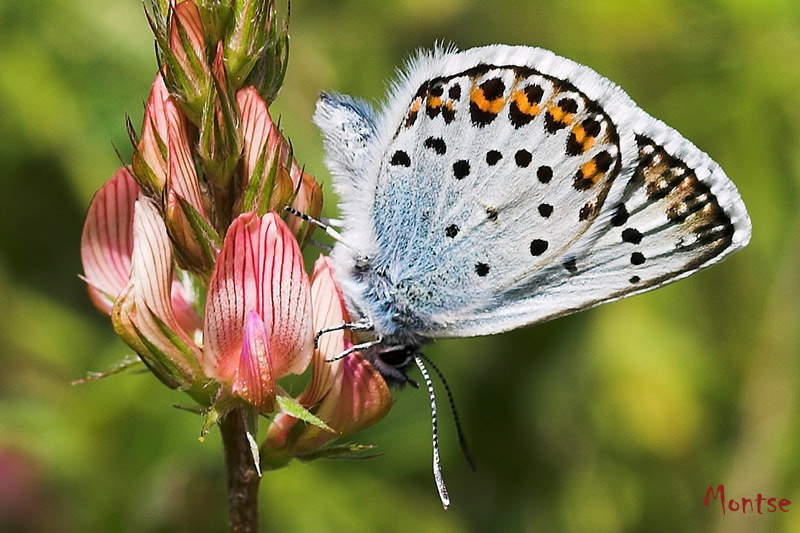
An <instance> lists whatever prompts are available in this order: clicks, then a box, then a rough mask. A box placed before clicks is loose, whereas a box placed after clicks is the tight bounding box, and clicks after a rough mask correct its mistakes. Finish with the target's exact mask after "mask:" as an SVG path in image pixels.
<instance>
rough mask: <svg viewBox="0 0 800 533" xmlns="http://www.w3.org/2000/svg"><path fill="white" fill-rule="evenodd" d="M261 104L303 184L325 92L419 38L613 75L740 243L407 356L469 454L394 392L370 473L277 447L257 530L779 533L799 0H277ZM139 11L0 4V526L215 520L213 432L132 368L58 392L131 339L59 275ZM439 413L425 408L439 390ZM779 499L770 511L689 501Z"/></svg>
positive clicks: (798, 523)
mask: <svg viewBox="0 0 800 533" xmlns="http://www.w3.org/2000/svg"><path fill="white" fill-rule="evenodd" d="M291 36H292V40H291V58H290V62H289V71H288V75H287V80H286V84H285V86H284V89H283V91H282V93H281V95H280V97H279V98H278V100H277V102H276V104H275V106H274V108H273V109H274V110H275V113H274V115H277V114H280V115H281V116H282V119H281V124H282V125H283V127H284V128H285V132H286V133H287V135H288V136H289V137H290V138H291V140H292V142H293V145H294V148H295V154H296V156H297V157H298V159H299V160H300V161H301V163H303V164H305V166H306V168H307V169H308V170H310V172H311V173H312V174H314V175H316V176H317V177H318V178H319V179H320V180H321V181H323V182H324V183H325V192H326V195H327V196H326V199H327V201H326V204H325V214H326V215H329V216H333V215H335V214H336V201H335V198H334V196H333V194H332V193H331V192H330V187H329V182H330V180H329V176H328V174H327V171H326V170H325V168H324V166H323V164H322V149H321V141H320V138H319V135H318V133H317V131H316V130H315V128H314V127H313V125H312V124H311V122H310V117H311V113H312V110H313V105H314V101H315V98H316V95H317V94H318V92H320V91H322V90H337V91H341V92H345V93H350V94H354V95H359V96H362V97H365V98H368V99H371V100H375V101H379V100H380V99H381V98H383V96H384V91H385V88H386V84H387V80H389V79H391V78H392V76H393V72H394V69H395V67H396V66H398V65H400V64H402V62H403V60H404V58H405V57H406V56H407V55H408V54H409V53H410V52H412V51H413V50H414V49H416V48H417V47H430V46H431V45H432V44H433V43H434V42H435V41H436V40H439V39H442V40H445V41H448V42H449V41H452V42H453V43H456V44H457V45H458V46H459V47H461V48H467V47H471V46H476V45H482V44H490V43H495V42H503V43H510V44H527V45H536V46H542V47H545V48H550V49H552V50H554V51H556V52H557V53H559V54H561V55H564V56H567V57H570V58H572V59H574V60H576V61H579V62H582V63H585V64H588V65H590V66H592V67H593V68H594V69H595V70H597V71H598V72H600V73H601V74H603V75H605V76H607V77H609V78H611V79H612V80H615V81H616V82H618V83H619V84H620V85H622V86H623V87H624V88H625V89H626V90H627V91H628V92H629V94H630V95H631V96H632V97H633V98H634V100H636V101H637V102H638V103H639V104H640V105H641V106H642V107H643V108H644V109H646V110H647V111H648V112H650V113H651V114H653V115H654V116H656V117H658V118H661V119H662V120H664V121H665V122H667V123H668V124H670V125H672V126H673V127H675V128H676V129H678V130H679V131H681V132H682V133H683V134H684V135H685V136H686V137H688V138H689V139H691V140H692V141H694V142H695V143H696V144H697V145H698V146H700V147H702V148H703V149H704V150H705V151H707V152H708V153H709V154H711V156H712V157H713V158H714V159H715V160H716V161H718V162H719V163H720V164H721V165H722V167H723V168H724V169H726V171H727V173H728V174H729V176H730V177H731V178H732V180H733V181H734V182H735V183H736V184H737V186H738V187H739V189H740V191H741V193H742V196H743V197H744V199H745V202H746V204H747V206H748V208H749V210H750V214H751V216H752V219H753V226H754V233H753V240H752V243H751V244H750V246H749V247H748V248H747V249H745V250H744V251H743V252H741V253H738V254H736V255H734V256H733V257H731V258H730V259H729V260H728V261H726V262H724V263H723V264H721V265H719V266H716V267H714V268H712V269H710V270H707V271H704V272H702V273H701V274H699V275H696V276H693V277H692V278H690V279H688V280H685V281H681V282H680V283H677V284H674V285H670V286H669V287H666V288H663V289H661V290H658V291H655V292H653V293H649V294H646V295H642V296H638V297H636V298H632V299H630V300H625V301H622V302H617V303H614V304H611V305H608V306H603V307H600V308H597V309H593V310H590V311H586V312H583V313H580V314H578V315H574V316H571V317H567V318H563V319H560V320H557V321H555V322H552V323H548V324H545V325H541V326H537V327H533V328H529V329H526V330H521V331H516V332H513V333H509V334H504V335H500V336H496V337H491V338H481V339H466V340H458V341H447V342H438V343H436V344H435V345H434V346H431V347H430V348H429V349H428V350H427V353H428V355H429V356H430V357H431V358H433V359H434V360H435V361H436V362H437V364H438V365H439V366H440V367H441V368H442V369H443V371H444V372H445V374H446V375H447V377H448V378H449V380H450V384H451V386H452V388H453V389H454V393H455V395H456V400H457V403H458V406H459V409H460V414H461V417H462V419H463V420H462V422H463V424H464V426H465V430H466V433H467V436H468V439H469V440H470V442H471V446H472V452H473V455H474V456H475V458H476V460H477V462H478V465H479V470H478V472H477V473H473V472H471V471H470V469H469V468H468V466H467V465H466V464H465V462H464V461H463V460H462V459H461V457H460V453H459V450H458V446H457V444H456V441H455V436H454V434H453V431H452V424H451V423H450V420H449V418H448V417H447V416H444V417H443V419H442V426H443V435H442V453H443V460H444V467H445V477H446V479H447V482H448V486H449V488H450V491H451V496H452V500H453V506H452V509H451V510H450V511H447V512H444V511H443V510H442V508H441V505H440V503H439V499H438V497H437V495H436V490H435V487H434V483H433V478H432V475H431V468H430V461H431V450H430V421H429V412H428V405H427V403H428V400H427V396H426V394H424V392H422V391H416V390H405V391H398V392H396V393H395V399H396V404H395V406H394V408H393V409H392V411H391V412H390V414H389V415H388V417H387V418H386V419H385V420H384V421H383V422H381V423H380V424H378V425H377V426H375V427H373V428H371V429H369V430H368V431H364V432H363V433H360V434H358V435H356V436H354V440H356V441H358V442H362V443H373V444H377V445H378V446H379V447H380V448H379V449H380V451H382V452H383V453H384V455H383V456H382V457H380V458H378V459H374V460H371V461H352V462H335V461H327V462H326V461H318V462H316V463H312V464H301V463H293V464H291V465H290V466H289V467H288V468H286V469H284V470H282V471H279V472H274V473H269V474H268V475H267V476H266V477H265V479H264V481H263V484H262V491H261V499H262V501H261V516H262V522H263V525H264V530H265V531H268V530H273V531H275V530H278V531H375V530H381V531H408V530H413V531H431V532H433V531H436V532H439V531H707V530H715V529H716V530H720V531H799V530H800V482H798V479H800V448H799V447H798V446H797V440H798V432H799V431H800V424H799V423H800V416H799V415H800V409H798V399H797V394H796V392H797V390H798V386H799V385H800V368H799V367H798V362H799V358H798V356H799V355H800V354H799V353H798V352H799V350H798V347H799V346H800V337H799V336H798V328H800V324H798V318H800V288H799V287H798V285H799V284H800V276H799V274H800V232H798V227H799V226H798V222H800V216H799V215H798V185H800V180H799V179H798V170H799V165H800V150H799V148H800V137H798V132H799V131H800V106H798V90H800V4H798V3H797V2H796V1H794V0H783V1H780V0H776V1H769V2H767V1H753V0H729V1H711V0H706V1H700V2H698V1H689V0H648V1H624V2H623V1H608V0H588V1H587V0H542V1H529V0H496V1H494V2H491V3H489V2H479V1H473V2H468V1H466V0H438V1H436V2H432V1H427V0H398V1H395V2H370V1H356V0H337V1H328V2H311V1H308V0H295V1H294V2H293V3H292V21H291ZM155 68H156V67H155V59H154V54H153V44H152V38H151V36H150V33H149V29H148V26H147V23H146V21H145V17H144V15H143V14H142V10H141V6H140V3H139V1H138V0H111V1H109V0H102V1H101V0H82V1H80V2H75V1H74V0H39V1H37V2H11V1H5V2H0V184H2V187H1V188H0V361H2V366H1V367H0V531H124V532H143V531H165V532H166V531H222V530H224V529H225V527H226V504H225V490H224V472H223V469H222V466H223V465H222V458H221V451H220V443H219V438H218V435H217V434H216V432H215V431H214V432H212V435H210V437H209V438H208V439H207V440H206V442H204V443H200V442H198V439H197V436H198V433H199V429H200V419H199V418H197V417H195V416H193V415H191V414H189V413H186V412H183V411H178V410H176V409H174V408H173V407H172V404H174V403H182V404H188V403H189V401H188V399H184V397H183V396H181V395H180V394H179V393H176V392H172V391H169V390H167V389H165V388H164V387H163V386H162V385H161V384H160V383H159V382H158V381H157V380H156V379H154V378H153V377H152V376H150V375H147V374H141V375H123V376H117V377H112V378H109V379H106V380H102V381H100V382H96V383H92V384H88V385H84V386H71V385H70V382H71V381H72V380H75V379H78V378H80V377H82V376H83V375H85V374H86V372H87V371H91V370H104V369H106V368H108V367H109V366H111V365H112V364H113V363H115V362H117V361H119V360H120V359H122V357H123V356H125V355H126V354H128V350H127V349H126V347H125V346H124V345H123V344H122V342H120V341H118V340H117V339H116V338H115V337H114V336H113V334H112V332H111V327H110V325H109V324H108V320H107V318H106V317H104V316H102V315H100V314H99V313H97V312H96V311H95V310H94V309H93V308H92V307H91V305H90V304H89V301H88V298H87V297H86V294H85V289H84V286H83V283H82V282H81V281H80V280H79V278H78V273H79V272H80V271H81V266H80V261H79V239H80V230H81V226H82V222H83V216H84V213H85V210H86V207H87V205H88V202H89V200H90V198H91V195H92V193H93V192H94V191H95V190H96V189H97V188H98V187H99V186H100V185H101V184H102V183H103V182H104V181H105V180H106V179H107V178H108V177H110V176H111V174H112V172H113V171H114V170H115V168H117V166H118V165H119V162H118V160H117V157H116V155H115V153H114V147H116V148H117V149H118V150H119V151H120V153H121V154H122V156H123V158H125V160H126V161H127V160H128V158H129V157H130V151H131V150H130V145H129V142H128V140H127V137H126V133H125V127H124V115H125V113H129V114H130V115H131V116H132V118H133V122H134V124H136V125H137V126H138V125H139V124H140V120H141V115H142V106H143V102H144V100H145V99H146V97H147V94H148V90H149V86H150V83H151V81H152V77H153V75H154V73H155ZM441 401H444V398H442V399H441ZM712 484H713V485H715V486H716V485H717V484H725V488H726V493H727V495H728V496H729V497H737V498H741V497H751V498H755V497H756V495H757V494H758V493H762V494H764V495H765V496H767V497H778V498H787V499H790V500H792V502H793V503H792V505H791V506H790V507H789V509H790V511H789V512H788V513H776V514H766V515H760V516H759V515H755V516H753V515H752V514H748V515H747V516H742V515H741V514H731V513H728V514H727V515H726V516H724V517H723V515H722V512H721V509H720V507H719V504H718V503H715V504H714V506H713V507H705V506H704V505H703V501H704V498H705V494H706V490H707V489H708V487H709V486H710V485H712Z"/></svg>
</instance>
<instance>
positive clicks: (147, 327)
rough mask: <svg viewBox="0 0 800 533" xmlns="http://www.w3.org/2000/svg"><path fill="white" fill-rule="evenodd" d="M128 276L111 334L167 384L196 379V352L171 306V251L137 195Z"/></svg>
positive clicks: (156, 217) (154, 213)
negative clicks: (114, 332) (130, 349)
mask: <svg viewBox="0 0 800 533" xmlns="http://www.w3.org/2000/svg"><path fill="white" fill-rule="evenodd" d="M133 242H134V246H133V254H132V268H131V277H130V280H129V281H128V284H127V286H126V287H125V290H124V291H123V292H122V294H121V295H120V297H119V298H118V299H117V301H116V302H115V304H114V308H113V310H112V315H111V316H112V321H113V323H114V329H115V330H116V331H117V334H118V335H119V336H120V337H121V338H122V339H123V340H124V341H125V342H126V343H127V344H128V345H129V346H130V347H131V348H133V349H134V350H135V351H136V353H138V354H139V356H140V357H141V358H142V360H143V361H144V362H145V363H146V364H147V365H148V367H150V369H151V370H153V372H154V373H155V374H156V375H157V376H158V377H159V378H160V379H161V380H162V381H164V382H165V383H167V384H168V385H170V386H173V387H182V388H185V387H188V386H190V385H191V384H193V383H196V382H197V381H198V380H200V379H201V377H202V372H201V370H200V360H201V353H200V350H199V348H198V347H197V346H196V345H195V343H194V341H193V340H192V339H191V338H190V337H189V336H188V335H187V333H186V332H185V331H184V330H183V327H182V326H181V323H180V322H179V320H178V318H177V317H176V316H175V312H174V309H173V305H172V295H173V291H172V286H173V266H172V249H171V245H170V241H169V238H168V237H167V231H166V228H165V227H164V222H163V220H162V219H161V216H160V214H159V212H158V208H157V206H156V205H155V204H154V203H153V201H152V200H149V199H146V198H144V197H140V198H139V200H138V201H137V202H136V204H135V208H134V219H133Z"/></svg>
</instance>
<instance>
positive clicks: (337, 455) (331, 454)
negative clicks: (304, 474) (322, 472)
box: [298, 444, 383, 461]
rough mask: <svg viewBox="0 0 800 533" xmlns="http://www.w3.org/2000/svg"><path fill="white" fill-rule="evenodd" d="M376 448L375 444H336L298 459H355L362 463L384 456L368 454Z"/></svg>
mask: <svg viewBox="0 0 800 533" xmlns="http://www.w3.org/2000/svg"><path fill="white" fill-rule="evenodd" d="M376 448H377V446H375V445H374V444H336V445H333V446H325V447H323V448H320V449H318V450H315V451H313V452H311V453H309V454H306V455H302V456H300V457H298V459H300V460H301V461H314V460H316V459H353V460H359V461H361V460H365V459H374V458H376V457H380V456H381V455H383V454H382V453H367V452H369V451H371V450H374V449H376Z"/></svg>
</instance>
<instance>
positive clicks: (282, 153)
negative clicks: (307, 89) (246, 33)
mask: <svg viewBox="0 0 800 533" xmlns="http://www.w3.org/2000/svg"><path fill="white" fill-rule="evenodd" d="M236 103H237V105H238V106H239V114H240V116H241V126H240V130H241V134H242V144H243V172H244V179H245V184H246V185H245V187H244V190H245V194H244V195H243V198H242V200H241V204H242V205H241V206H239V209H240V211H243V212H244V211H253V210H254V211H256V212H258V213H265V212H266V211H268V210H275V209H278V207H280V206H281V205H282V204H283V203H285V202H287V201H288V200H289V198H290V197H291V195H292V193H293V192H294V188H293V184H292V181H291V178H290V176H289V174H288V172H287V171H286V168H287V167H288V164H289V158H290V157H291V150H290V147H289V143H288V142H287V141H286V139H284V137H283V135H281V132H280V131H279V130H278V128H277V127H276V126H275V124H274V123H273V122H272V118H271V117H270V115H269V110H268V109H267V104H266V102H264V99H263V98H262V97H261V95H259V94H258V91H257V90H256V89H255V88H254V87H246V88H244V89H242V90H240V91H239V92H238V93H236Z"/></svg>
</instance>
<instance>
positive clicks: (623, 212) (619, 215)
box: [611, 204, 628, 226]
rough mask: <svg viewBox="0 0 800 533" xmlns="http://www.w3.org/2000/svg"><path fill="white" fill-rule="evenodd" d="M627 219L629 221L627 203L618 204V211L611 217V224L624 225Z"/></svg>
mask: <svg viewBox="0 0 800 533" xmlns="http://www.w3.org/2000/svg"><path fill="white" fill-rule="evenodd" d="M627 221H628V209H627V208H626V207H625V204H619V205H618V206H617V211H616V212H615V213H614V216H613V217H611V225H612V226H622V225H623V224H625V223H626V222H627Z"/></svg>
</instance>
